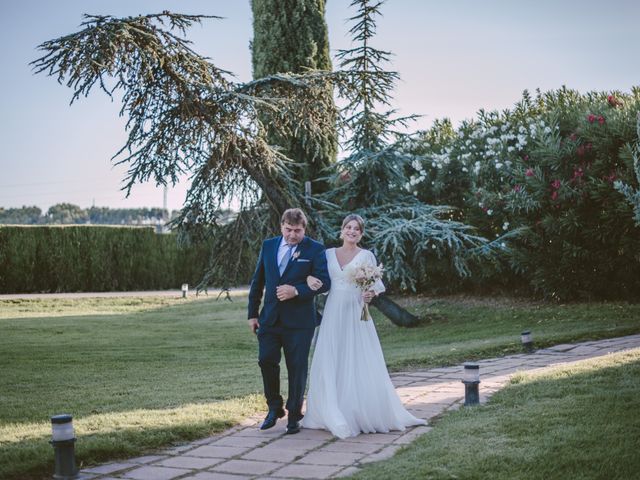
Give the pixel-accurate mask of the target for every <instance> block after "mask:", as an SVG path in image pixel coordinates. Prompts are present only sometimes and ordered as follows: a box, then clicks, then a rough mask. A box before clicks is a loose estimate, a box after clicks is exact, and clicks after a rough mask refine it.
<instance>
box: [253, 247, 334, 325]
mask: <svg viewBox="0 0 640 480" xmlns="http://www.w3.org/2000/svg"><path fill="white" fill-rule="evenodd" d="M281 241H282V236H278V237H274V238H269V239H267V240H265V241H264V242H263V243H262V249H261V250H260V256H259V257H258V263H257V265H256V271H255V273H254V274H253V278H252V280H251V288H250V289H249V317H248V318H258V323H259V324H260V326H263V325H273V324H274V323H275V322H276V320H278V319H280V323H281V324H282V326H284V327H288V328H315V326H316V309H315V304H314V296H315V295H317V294H319V293H323V292H326V291H328V290H329V288H331V280H330V278H329V271H328V270H327V258H326V256H325V248H324V245H322V244H321V243H320V242H316V241H315V240H312V239H311V238H309V237H304V238H303V239H302V241H301V242H300V243H299V244H298V247H297V249H296V250H295V251H294V252H293V255H292V257H291V260H290V261H289V263H288V264H287V267H286V268H285V270H284V272H283V273H282V276H280V270H279V269H278V260H277V256H278V248H279V247H280V242H281ZM308 275H313V276H314V277H317V278H319V279H320V280H321V281H322V288H320V289H319V290H316V291H313V290H311V289H310V288H309V286H308V285H307V276H308ZM285 284H287V285H293V286H294V287H296V290H298V295H297V296H296V297H294V298H291V299H289V300H285V301H284V302H281V301H280V300H278V297H276V287H277V286H278V285H285ZM263 291H264V305H263V307H262V310H261V311H260V314H259V315H258V310H259V308H260V301H261V300H262V295H263Z"/></svg>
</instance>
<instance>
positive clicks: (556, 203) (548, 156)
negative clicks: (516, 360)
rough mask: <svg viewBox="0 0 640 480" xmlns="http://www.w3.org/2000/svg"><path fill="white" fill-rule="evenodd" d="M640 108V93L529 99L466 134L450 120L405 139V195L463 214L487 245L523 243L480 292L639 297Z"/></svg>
mask: <svg viewBox="0 0 640 480" xmlns="http://www.w3.org/2000/svg"><path fill="white" fill-rule="evenodd" d="M639 111H640V89H639V88H633V89H632V90H631V92H630V93H622V92H606V93H605V92H592V93H588V94H580V93H578V92H576V91H573V90H569V89H566V88H562V89H559V90H556V91H551V92H546V93H541V92H537V95H536V96H535V97H533V96H531V95H530V94H529V93H527V92H525V93H524V94H523V98H522V100H521V101H519V102H518V103H517V104H516V105H515V106H514V107H513V108H512V109H509V110H505V111H502V112H497V111H496V112H485V111H480V112H479V114H478V116H477V118H475V119H473V120H468V121H465V122H463V123H462V124H461V125H460V127H458V128H457V129H453V128H452V126H451V124H450V123H449V122H447V121H440V122H437V123H436V124H434V126H433V127H432V128H431V129H430V130H428V131H425V132H421V133H420V135H419V136H418V137H417V138H416V139H414V140H413V141H410V142H406V146H405V147H404V148H405V149H406V150H407V151H408V152H409V153H411V154H413V155H414V161H413V162H412V164H411V168H410V169H409V171H408V172H407V177H408V182H407V184H406V186H405V187H406V188H407V189H408V190H410V191H412V192H413V193H414V195H416V197H418V198H419V199H421V200H423V201H425V202H429V203H435V204H447V205H452V206H455V207H457V209H458V210H457V214H456V216H457V219H459V220H461V221H463V222H465V223H467V224H470V225H474V226H476V227H477V228H478V230H479V233H480V234H482V235H484V236H485V237H487V238H491V239H495V238H498V239H499V238H501V236H503V235H505V234H509V233H511V234H512V235H511V236H509V237H508V238H505V240H504V242H502V245H503V247H504V252H503V254H502V255H501V259H500V260H499V261H496V262H494V263H492V264H488V265H485V266H484V267H483V269H482V271H480V272H476V275H475V276H474V282H476V283H480V284H483V285H487V284H490V285H493V286H496V287H505V286H527V287H528V288H529V289H530V290H531V291H533V292H536V293H538V294H540V295H542V296H545V297H547V298H555V299H559V300H566V299H575V298H587V299H588V298H592V299H596V298H600V299H604V298H627V299H638V298H639V297H640V228H638V226H637V225H635V224H634V209H633V204H632V202H631V201H629V200H628V198H629V197H630V195H632V194H633V192H634V191H635V192H637V190H638V177H637V176H636V174H635V172H634V154H635V153H636V149H637V145H638V132H637V125H636V123H637V116H638V112H639ZM616 185H618V186H619V185H624V186H626V189H627V190H626V192H627V195H626V196H627V197H628V198H625V195H624V192H623V191H621V188H616ZM630 192H631V193H630ZM514 233H517V234H515V235H513V234H514Z"/></svg>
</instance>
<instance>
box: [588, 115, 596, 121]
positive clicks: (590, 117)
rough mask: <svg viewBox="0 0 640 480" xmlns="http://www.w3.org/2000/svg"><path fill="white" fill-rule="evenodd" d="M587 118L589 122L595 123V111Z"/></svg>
mask: <svg viewBox="0 0 640 480" xmlns="http://www.w3.org/2000/svg"><path fill="white" fill-rule="evenodd" d="M587 120H588V121H589V123H593V122H595V121H596V116H595V115H594V114H593V113H590V114H589V116H588V117H587Z"/></svg>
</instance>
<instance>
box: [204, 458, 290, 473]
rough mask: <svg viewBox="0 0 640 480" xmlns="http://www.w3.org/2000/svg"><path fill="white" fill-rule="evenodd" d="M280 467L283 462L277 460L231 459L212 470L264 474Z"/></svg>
mask: <svg viewBox="0 0 640 480" xmlns="http://www.w3.org/2000/svg"><path fill="white" fill-rule="evenodd" d="M278 467H282V464H281V463H275V462H257V461H253V460H229V461H228V462H224V463H221V464H220V465H217V466H215V467H213V468H212V469H211V470H212V471H216V472H225V473H241V474H246V475H247V474H248V475H264V474H266V473H269V472H271V471H272V470H275V469H276V468H278Z"/></svg>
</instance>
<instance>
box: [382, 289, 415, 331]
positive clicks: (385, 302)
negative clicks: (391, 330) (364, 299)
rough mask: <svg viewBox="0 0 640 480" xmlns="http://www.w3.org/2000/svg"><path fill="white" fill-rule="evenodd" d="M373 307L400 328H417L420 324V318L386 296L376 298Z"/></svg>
mask: <svg viewBox="0 0 640 480" xmlns="http://www.w3.org/2000/svg"><path fill="white" fill-rule="evenodd" d="M371 305H373V306H374V307H376V308H377V309H378V310H380V312H382V314H383V315H384V316H385V317H387V318H388V319H389V320H391V323H393V324H394V325H398V326H399V327H415V326H417V325H418V323H419V322H420V319H419V318H418V317H416V316H415V315H413V314H411V313H409V312H408V311H406V310H405V309H404V308H402V307H401V306H400V305H398V304H397V303H396V302H394V301H393V300H391V299H390V298H389V297H388V296H386V295H380V296H377V297H375V298H374V299H373V300H372V301H371Z"/></svg>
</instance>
